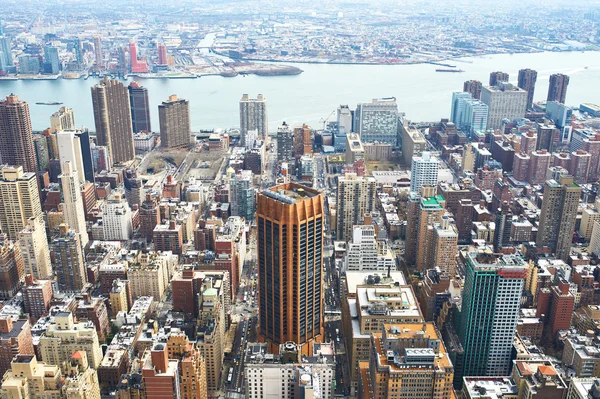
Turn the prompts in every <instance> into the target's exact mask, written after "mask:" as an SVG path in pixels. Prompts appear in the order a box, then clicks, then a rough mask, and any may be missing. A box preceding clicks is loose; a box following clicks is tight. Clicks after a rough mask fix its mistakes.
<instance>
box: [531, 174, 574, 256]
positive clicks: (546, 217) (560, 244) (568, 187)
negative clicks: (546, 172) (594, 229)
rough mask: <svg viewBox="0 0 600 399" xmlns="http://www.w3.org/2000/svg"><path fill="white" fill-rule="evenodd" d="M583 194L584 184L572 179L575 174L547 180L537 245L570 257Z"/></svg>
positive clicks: (557, 254) (558, 254)
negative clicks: (558, 179) (582, 186)
mask: <svg viewBox="0 0 600 399" xmlns="http://www.w3.org/2000/svg"><path fill="white" fill-rule="evenodd" d="M580 196H581V187H580V186H578V185H577V184H575V183H574V182H573V177H572V176H564V177H562V178H561V179H560V181H558V182H557V181H556V180H547V181H546V183H545V184H544V194H543V200H542V208H541V210H540V225H539V228H538V233H537V239H536V245H537V246H538V248H543V247H548V248H549V249H550V250H551V251H552V252H554V253H555V254H556V256H557V257H559V258H561V259H563V260H565V261H566V260H567V259H568V257H569V255H570V252H571V243H572V241H573V231H574V230H575V219H576V217H577V208H578V206H579V197H580Z"/></svg>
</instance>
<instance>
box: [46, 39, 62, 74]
mask: <svg viewBox="0 0 600 399" xmlns="http://www.w3.org/2000/svg"><path fill="white" fill-rule="evenodd" d="M61 67H62V66H61V64H60V59H59V58H58V49H57V48H56V47H54V46H50V45H47V46H46V47H44V69H45V72H47V73H50V74H52V75H57V74H58V73H59V72H60V70H61Z"/></svg>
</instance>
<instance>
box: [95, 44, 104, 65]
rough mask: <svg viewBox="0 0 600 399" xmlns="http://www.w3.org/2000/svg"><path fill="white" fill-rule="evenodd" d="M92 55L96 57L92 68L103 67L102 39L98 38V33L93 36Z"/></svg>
mask: <svg viewBox="0 0 600 399" xmlns="http://www.w3.org/2000/svg"><path fill="white" fill-rule="evenodd" d="M94 56H95V58H96V59H95V63H94V68H95V69H98V70H102V69H104V59H103V57H102V41H101V40H100V35H95V36H94Z"/></svg>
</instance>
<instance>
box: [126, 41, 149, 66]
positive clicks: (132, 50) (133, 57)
mask: <svg viewBox="0 0 600 399" xmlns="http://www.w3.org/2000/svg"><path fill="white" fill-rule="evenodd" d="M129 57H130V58H129V60H130V61H129V66H130V70H131V73H145V72H148V64H147V63H146V60H144V59H142V60H138V56H137V46H136V44H135V43H133V42H130V43H129Z"/></svg>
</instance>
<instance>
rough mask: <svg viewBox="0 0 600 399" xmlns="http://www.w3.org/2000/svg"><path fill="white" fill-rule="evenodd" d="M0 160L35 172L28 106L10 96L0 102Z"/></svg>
mask: <svg viewBox="0 0 600 399" xmlns="http://www.w3.org/2000/svg"><path fill="white" fill-rule="evenodd" d="M0 159H1V160H2V163H3V164H6V165H11V166H21V167H23V170H24V171H25V172H32V173H35V172H37V159H36V157H35V150H34V148H33V133H32V130H31V117H30V116H29V104H27V103H26V102H25V101H19V97H18V96H17V95H15V94H10V95H8V96H7V97H6V100H4V101H0Z"/></svg>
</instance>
